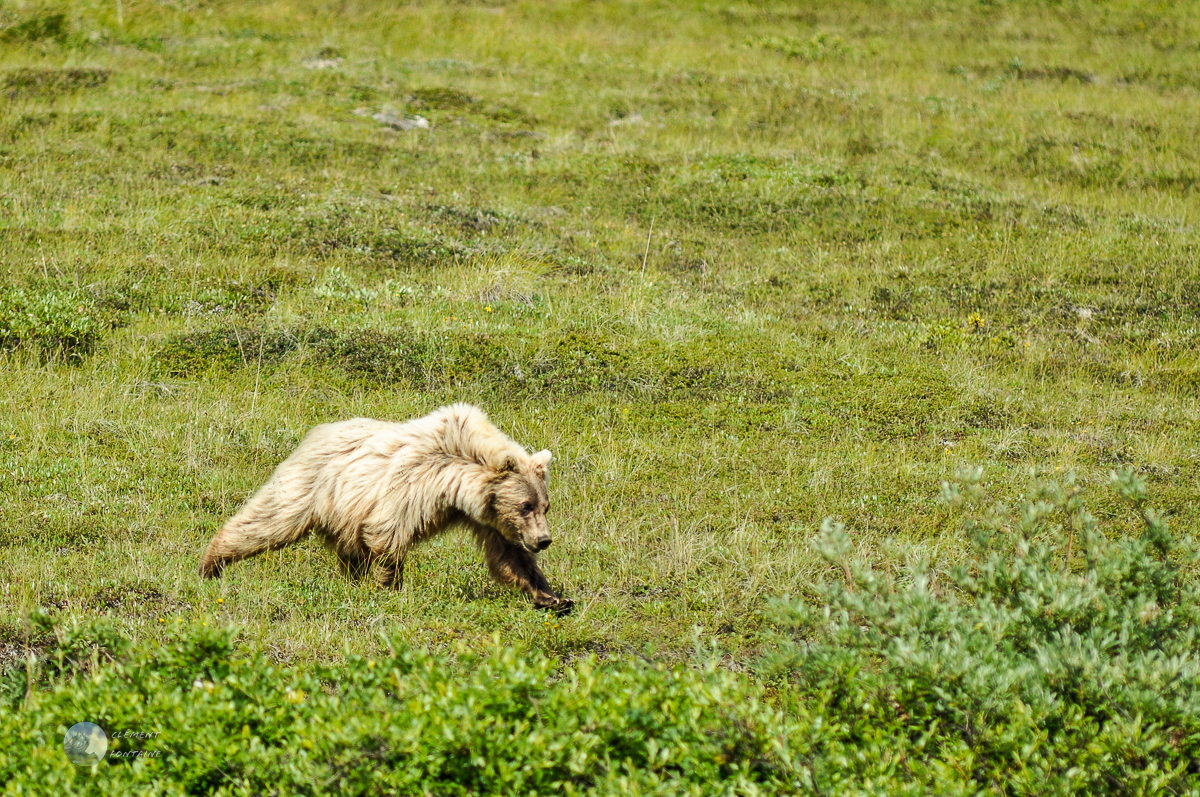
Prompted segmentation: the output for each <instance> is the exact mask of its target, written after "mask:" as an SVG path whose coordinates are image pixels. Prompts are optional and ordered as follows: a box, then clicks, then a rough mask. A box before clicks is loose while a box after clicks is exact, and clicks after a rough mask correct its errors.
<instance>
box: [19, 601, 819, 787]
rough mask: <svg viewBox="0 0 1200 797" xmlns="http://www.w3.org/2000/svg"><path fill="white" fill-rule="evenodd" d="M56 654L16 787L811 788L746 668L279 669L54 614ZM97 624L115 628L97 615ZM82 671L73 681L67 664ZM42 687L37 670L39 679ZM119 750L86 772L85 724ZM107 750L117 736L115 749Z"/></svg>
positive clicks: (514, 660)
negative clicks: (72, 624)
mask: <svg viewBox="0 0 1200 797" xmlns="http://www.w3.org/2000/svg"><path fill="white" fill-rule="evenodd" d="M38 622H39V623H40V624H41V627H42V630H43V631H45V630H47V629H48V630H49V632H50V633H51V635H52V637H53V641H52V642H51V643H50V644H49V645H48V646H47V647H46V650H45V652H44V654H43V657H42V663H40V664H29V665H27V666H26V667H25V668H17V669H14V670H10V672H9V673H8V675H7V684H6V688H5V691H4V699H5V702H6V703H7V704H8V707H7V708H18V709H19V711H17V712H13V711H10V710H6V711H0V733H3V734H4V738H5V739H6V740H7V743H6V745H5V746H4V748H3V749H0V783H8V784H10V787H11V786H16V785H18V784H19V785H20V787H21V788H22V789H23V790H25V792H29V791H33V792H35V793H36V792H38V791H39V790H40V791H42V792H45V793H50V792H54V793H65V792H72V793H82V792H88V791H94V792H97V793H99V792H105V793H109V792H111V791H112V790H113V788H114V787H117V788H120V789H122V790H128V789H131V788H133V787H138V786H140V787H142V788H143V789H148V790H150V791H152V792H153V793H155V794H271V793H276V794H329V793H339V794H436V795H466V794H513V793H524V794H539V793H540V794H585V793H587V794H612V793H617V792H621V793H629V792H632V793H653V794H761V793H771V794H778V793H787V792H789V791H792V790H794V788H795V786H796V784H795V782H794V780H793V778H792V776H791V772H792V769H793V768H792V766H791V764H790V762H789V758H788V755H787V752H786V744H785V737H784V735H783V728H784V724H783V719H782V715H780V714H779V713H778V712H777V711H774V710H771V709H768V708H766V707H764V706H763V705H762V703H761V702H760V701H759V691H758V690H757V688H756V687H754V686H753V685H752V684H751V683H750V682H749V681H747V680H746V679H745V678H743V677H739V676H736V675H734V674H732V673H729V672H726V671H723V670H721V669H718V668H717V667H715V666H709V667H707V668H703V669H700V670H694V669H687V668H676V669H667V668H665V667H663V666H661V665H659V666H654V665H650V664H646V663H643V662H640V661H610V662H606V663H599V662H597V661H596V660H595V659H594V658H582V659H579V660H576V661H574V662H572V663H570V664H569V665H562V664H560V663H559V662H557V661H555V660H552V659H548V658H546V657H544V656H541V655H538V654H523V655H519V654H517V653H516V652H514V651H513V650H512V649H511V648H506V647H502V646H500V645H498V644H497V645H495V646H493V647H492V649H491V650H490V651H489V652H487V653H486V654H483V655H475V654H471V653H467V652H465V651H464V652H460V654H459V655H458V657H457V659H454V660H452V659H450V658H448V657H444V656H439V655H435V654H432V653H428V652H423V651H419V650H413V649H410V648H407V647H405V646H404V645H402V644H398V643H397V644H395V645H393V646H392V648H391V652H390V653H389V654H388V655H385V656H381V657H379V658H378V659H369V658H365V657H363V656H358V655H351V656H349V657H348V660H347V661H346V662H345V663H344V664H339V665H337V666H313V667H310V668H303V667H299V668H290V667H281V666H277V665H275V664H273V663H271V662H270V661H269V660H268V659H267V658H265V657H264V656H262V655H259V654H256V655H239V654H237V653H236V647H235V645H234V637H233V634H232V632H230V631H228V630H217V629H208V628H203V627H201V628H192V629H189V630H187V631H182V632H178V633H176V634H175V635H174V636H173V637H172V638H171V639H169V640H168V641H167V643H166V644H163V645H161V646H158V647H148V646H137V645H133V646H131V645H128V644H126V643H124V642H122V641H121V640H120V639H119V638H115V637H113V635H112V634H111V632H103V633H99V634H95V635H94V641H93V644H92V646H91V647H90V652H89V647H88V645H86V644H83V643H82V642H81V640H82V639H84V638H85V637H86V636H87V632H86V629H85V630H81V629H78V628H75V629H71V628H69V627H67V626H65V625H61V624H60V625H58V626H54V625H52V624H49V623H48V621H46V620H45V619H44V618H43V619H40V620H38ZM94 630H97V631H98V630H99V629H94ZM72 671H74V677H67V675H66V674H67V673H70V672H72ZM39 684H40V686H39ZM82 721H92V722H96V723H98V724H99V725H101V727H103V728H105V729H106V730H107V731H108V732H109V735H110V736H113V735H114V733H119V732H121V731H124V730H127V729H128V730H133V731H149V732H155V731H158V732H160V735H158V736H156V737H153V738H150V739H144V740H142V739H117V738H114V739H112V740H111V742H110V744H112V743H114V742H115V743H117V744H118V746H117V747H116V749H117V750H120V751H125V750H149V751H158V752H159V755H158V756H157V757H153V758H145V757H143V758H127V757H121V756H114V755H112V754H111V753H110V754H109V757H108V758H106V759H105V760H104V761H103V762H102V763H100V764H97V765H95V766H94V767H92V768H83V767H80V768H76V767H75V766H74V765H72V764H70V763H69V762H68V761H67V759H66V757H65V755H64V754H63V751H62V742H63V736H64V734H65V732H66V730H67V729H68V728H70V727H71V726H72V725H74V724H75V723H77V722H82ZM110 749H112V748H111V747H110Z"/></svg>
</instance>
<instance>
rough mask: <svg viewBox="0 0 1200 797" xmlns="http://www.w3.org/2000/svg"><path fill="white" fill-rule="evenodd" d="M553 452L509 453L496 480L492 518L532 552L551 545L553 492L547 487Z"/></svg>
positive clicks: (501, 529)
mask: <svg viewBox="0 0 1200 797" xmlns="http://www.w3.org/2000/svg"><path fill="white" fill-rule="evenodd" d="M549 462H550V452H549V451H539V452H537V453H536V454H534V455H532V456H526V455H525V454H524V453H523V452H522V453H521V454H520V455H518V454H516V453H512V452H505V455H504V458H503V459H502V461H501V463H500V467H499V470H498V471H497V474H496V478H495V480H494V481H493V482H492V491H491V495H490V506H489V509H490V510H491V515H492V521H493V523H494V524H495V526H496V529H497V530H498V531H499V532H500V533H501V534H503V535H504V536H505V538H506V539H508V540H510V541H512V542H515V543H517V544H518V545H520V546H521V547H523V548H524V549H525V550H527V551H529V552H530V553H537V552H538V551H544V550H546V548H549V547H550V542H551V540H550V524H549V523H548V522H547V521H546V512H547V511H549V509H550V492H549V491H548V490H547V488H546V465H547V463H549Z"/></svg>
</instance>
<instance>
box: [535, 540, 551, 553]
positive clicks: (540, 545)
mask: <svg viewBox="0 0 1200 797" xmlns="http://www.w3.org/2000/svg"><path fill="white" fill-rule="evenodd" d="M552 542H554V540H552V539H550V538H549V537H542V538H541V539H540V540H538V541H537V543H536V544H535V547H536V548H537V549H538V550H539V551H544V550H546V549H547V548H549V547H550V543H552Z"/></svg>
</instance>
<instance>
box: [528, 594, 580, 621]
mask: <svg viewBox="0 0 1200 797" xmlns="http://www.w3.org/2000/svg"><path fill="white" fill-rule="evenodd" d="M533 605H534V606H535V607H537V608H538V609H546V610H548V611H551V612H554V613H555V614H557V615H558V616H560V617H566V616H567V615H568V614H570V613H571V610H572V609H574V608H575V601H573V600H571V599H570V598H553V597H550V596H546V597H541V596H539V597H538V598H537V599H535V600H534V602H533Z"/></svg>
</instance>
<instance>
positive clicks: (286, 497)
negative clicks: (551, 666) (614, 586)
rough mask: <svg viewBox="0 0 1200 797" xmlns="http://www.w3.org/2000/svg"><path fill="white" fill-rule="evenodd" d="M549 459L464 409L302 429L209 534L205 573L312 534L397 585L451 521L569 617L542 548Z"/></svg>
mask: <svg viewBox="0 0 1200 797" xmlns="http://www.w3.org/2000/svg"><path fill="white" fill-rule="evenodd" d="M549 461H550V452H549V451H539V452H538V453H536V454H532V455H530V454H528V453H526V451H525V449H524V448H522V447H521V446H519V445H518V444H517V443H515V442H514V441H513V440H512V439H510V438H509V437H508V436H507V435H505V434H504V433H503V432H501V431H500V430H499V429H497V428H496V427H495V426H493V425H492V424H491V422H490V421H488V419H487V416H486V415H484V414H483V412H482V411H481V410H480V409H479V408H477V407H473V406H471V405H469V404H455V405H453V406H450V407H443V408H441V409H439V410H436V411H435V412H432V413H430V414H429V415H426V416H425V417H423V418H417V419H415V420H411V421H408V422H407V423H387V422H385V421H375V420H370V419H368V418H355V419H353V420H349V421H342V422H340V423H330V424H324V425H322V426H318V427H316V428H315V429H313V430H312V431H311V432H309V433H308V436H307V437H305V438H304V440H303V441H302V442H301V443H300V445H299V447H297V448H296V450H295V451H294V452H292V455H291V456H290V457H288V458H287V459H286V460H284V461H283V463H282V464H280V465H279V467H278V468H276V469H275V473H274V474H272V476H271V479H270V480H269V481H268V482H267V483H266V484H265V485H264V486H263V487H262V488H261V489H260V490H259V491H258V492H257V493H255V495H254V496H253V497H252V498H251V499H250V500H249V501H247V502H246V504H245V505H244V506H243V507H242V508H241V509H240V510H239V511H238V513H237V514H236V515H234V516H233V517H232V518H231V519H230V520H229V521H228V522H227V523H226V524H225V525H224V526H223V527H222V528H221V530H220V531H218V532H217V534H216V536H215V537H213V539H212V542H210V543H209V544H208V549H207V550H206V551H205V552H204V557H203V559H201V561H200V575H201V576H203V577H205V578H214V577H219V576H220V575H221V573H222V571H223V570H224V568H225V566H226V565H227V564H229V563H230V562H235V561H237V560H238V559H245V558H246V557H248V556H254V555H256V554H259V553H262V552H263V551H274V550H278V549H279V548H283V547H284V546H286V545H290V544H292V543H293V542H296V541H297V540H299V539H301V538H303V537H304V536H305V535H307V534H309V533H311V532H316V533H317V534H319V535H320V536H321V537H323V538H324V541H325V544H326V545H327V546H328V547H329V548H331V549H332V550H333V551H334V552H335V553H336V554H337V556H338V559H339V560H340V562H341V564H342V567H343V569H344V570H345V571H346V572H347V573H348V574H350V575H351V576H353V577H356V578H358V577H361V576H363V575H364V574H365V573H366V570H367V569H368V568H369V567H370V565H371V563H372V562H374V561H378V562H379V563H380V564H381V566H382V572H381V574H380V579H379V580H380V583H381V584H382V585H383V586H388V587H399V586H400V583H401V579H402V575H403V568H404V556H405V554H407V553H408V550H409V548H411V547H412V546H414V545H416V544H417V543H419V542H422V541H424V540H427V539H429V538H430V537H433V536H434V535H436V534H439V533H440V532H442V531H444V530H445V529H446V528H448V527H449V526H452V525H454V524H462V525H465V526H467V527H468V528H470V530H471V531H472V533H473V534H474V535H475V539H476V541H477V542H478V543H479V547H480V548H481V549H482V550H483V555H484V558H485V559H486V560H487V565H488V568H489V569H490V570H491V573H492V576H493V577H494V578H495V579H496V580H497V581H499V582H500V583H502V584H508V585H511V586H514V587H517V588H518V589H520V590H522V591H524V592H526V593H527V594H529V595H530V596H531V597H532V598H533V602H534V604H535V605H537V606H540V607H544V608H551V609H555V610H557V611H569V610H570V608H571V606H572V605H573V604H572V602H571V601H569V600H565V599H563V598H560V597H559V596H558V595H556V594H555V593H554V591H553V590H551V589H550V584H549V583H548V582H547V581H546V577H545V576H543V575H542V572H541V570H539V569H538V566H537V552H538V551H541V550H544V549H545V548H546V547H547V546H548V545H549V544H550V530H549V526H548V524H547V522H546V511H547V510H548V509H549V508H550V498H549V494H548V492H547V490H546V465H547V463H548V462H549Z"/></svg>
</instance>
